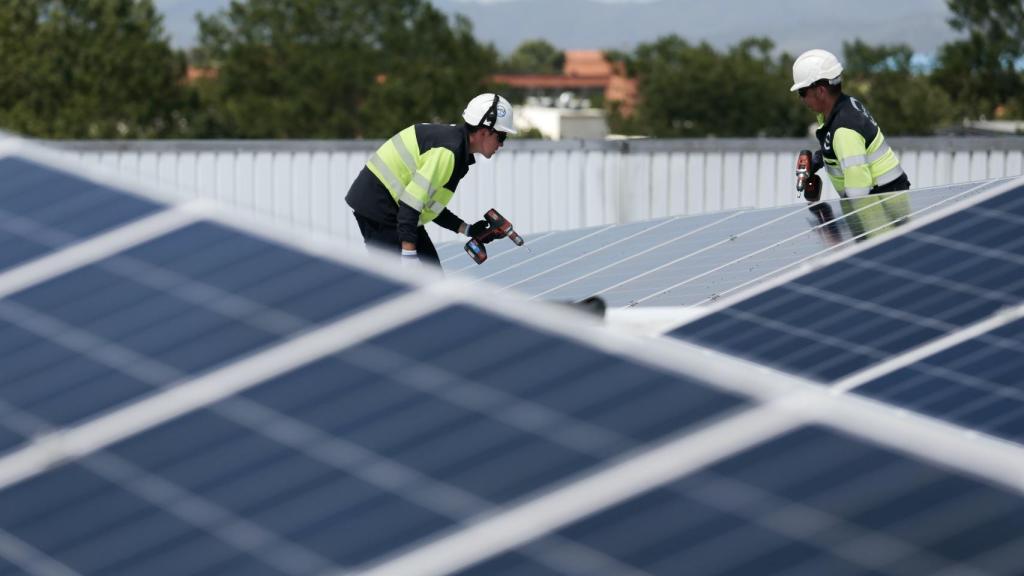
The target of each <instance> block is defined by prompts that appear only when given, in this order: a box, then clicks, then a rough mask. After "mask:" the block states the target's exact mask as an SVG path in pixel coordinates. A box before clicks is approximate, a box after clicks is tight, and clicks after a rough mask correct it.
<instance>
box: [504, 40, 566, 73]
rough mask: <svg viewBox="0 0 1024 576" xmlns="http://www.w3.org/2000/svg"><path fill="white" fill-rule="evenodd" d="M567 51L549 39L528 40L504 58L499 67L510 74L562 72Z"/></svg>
mask: <svg viewBox="0 0 1024 576" xmlns="http://www.w3.org/2000/svg"><path fill="white" fill-rule="evenodd" d="M563 64H565V53H564V52H562V51H561V50H559V49H558V48H555V47H554V46H553V45H552V44H551V43H550V42H548V41H547V40H539V39H538V40H527V41H526V42H523V43H522V44H520V45H519V47H518V48H516V49H515V50H514V51H513V52H512V53H511V54H509V55H508V56H507V57H505V58H502V59H501V61H500V62H499V63H498V69H499V71H501V72H505V73H508V74H561V73H562V65H563Z"/></svg>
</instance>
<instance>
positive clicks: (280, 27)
mask: <svg viewBox="0 0 1024 576" xmlns="http://www.w3.org/2000/svg"><path fill="white" fill-rule="evenodd" d="M947 5H948V7H949V11H950V17H949V24H950V26H951V27H953V28H954V29H956V30H959V31H961V32H962V33H963V34H964V36H963V38H961V39H959V40H957V41H955V42H951V43H948V44H946V45H944V46H942V47H941V49H940V50H939V52H938V56H937V58H936V61H935V63H934V66H931V67H921V66H916V67H915V66H914V54H913V52H912V50H911V48H910V47H908V46H906V45H904V44H892V45H874V46H873V45H868V44H866V43H864V42H861V41H859V40H858V41H854V42H851V43H846V44H844V46H843V62H844V66H845V68H846V72H845V74H844V90H846V91H847V92H849V93H850V94H853V95H855V96H858V97H861V98H862V99H863V100H864V101H865V102H866V103H867V105H868V106H869V107H870V109H871V111H872V113H873V114H874V116H875V117H876V118H878V119H879V122H880V123H881V125H882V126H883V127H884V128H885V130H886V132H887V133H888V134H890V135H895V134H928V133H932V132H934V131H935V130H936V129H937V128H940V127H942V126H948V125H952V124H957V123H959V121H960V120H961V119H964V118H980V117H986V118H993V117H996V118H998V117H1003V118H1022V117H1024V76H1022V72H1021V66H1022V65H1024V0H947ZM198 22H199V26H200V32H199V44H198V46H196V47H195V48H194V49H193V50H192V51H191V53H190V54H188V55H187V56H186V55H185V54H184V53H181V52H179V51H176V50H174V49H173V48H172V47H171V46H170V41H169V39H168V38H167V35H166V33H165V31H164V28H163V23H162V21H161V17H160V16H159V14H158V13H157V11H156V10H155V8H154V2H153V0H19V1H8V2H0V127H2V128H4V129H7V130H11V131H15V132H20V133H23V134H26V135H30V136H36V137H49V138H166V137H214V138H358V137H386V136H388V135H390V134H392V133H394V132H395V131H397V130H399V129H401V128H402V127H404V126H406V125H408V124H409V123H411V122H417V121H441V122H453V121H458V120H459V114H460V112H461V110H462V107H463V106H464V104H465V102H466V101H468V100H469V99H470V98H471V97H472V96H473V95H475V94H477V93H479V92H481V91H485V90H488V89H490V88H492V87H491V86H490V85H489V82H490V78H491V76H492V75H493V74H495V73H498V72H507V73H527V74H538V73H540V74H557V73H559V72H560V71H561V68H562V65H563V59H564V56H563V53H562V52H561V51H560V50H558V49H556V48H555V47H554V46H553V45H551V44H550V43H549V42H547V41H546V40H542V39H532V40H528V41H526V42H523V43H522V44H521V45H520V46H519V47H518V48H516V50H515V51H513V52H512V53H511V54H509V55H507V56H505V57H499V55H498V54H497V52H496V50H495V49H494V47H493V46H492V45H490V44H486V43H481V42H479V41H478V40H477V39H476V38H475V37H474V35H473V30H472V27H471V26H470V23H469V21H468V20H467V19H465V18H463V17H459V16H456V17H448V16H446V15H445V14H444V13H442V12H441V11H439V10H438V9H437V8H435V7H434V6H433V5H432V4H431V2H430V0H234V1H232V2H231V4H230V6H229V7H228V8H226V9H224V10H222V11H220V12H218V13H215V14H212V15H210V16H205V17H199V18H198ZM606 56H607V57H608V58H610V59H612V60H614V61H616V62H622V63H623V64H624V65H625V66H624V67H623V69H625V70H626V71H627V73H628V74H629V75H630V76H633V77H634V78H635V79H636V80H637V83H638V91H639V101H638V103H637V106H636V109H635V113H634V114H633V115H632V116H630V117H624V116H622V115H621V114H619V113H618V109H617V108H616V107H615V104H614V103H605V104H606V105H607V106H608V107H609V110H610V122H611V124H612V127H613V129H614V130H615V131H617V132H622V133H627V134H642V135H648V136H653V137H703V136H719V137H726V136H745V137H750V136H795V135H802V134H804V133H805V132H806V130H807V126H808V125H809V124H810V122H811V120H810V118H811V117H809V115H808V111H807V110H806V108H805V107H804V106H803V105H802V104H801V103H800V101H799V100H798V99H797V98H796V97H795V96H794V95H793V94H791V93H790V92H789V84H790V82H791V74H790V70H791V65H792V62H793V57H792V56H791V55H789V54H785V53H779V51H778V50H776V49H775V47H774V46H773V45H772V43H771V42H770V41H769V40H767V39H764V38H749V39H746V40H742V41H740V42H739V43H737V44H736V45H734V46H732V47H728V48H725V49H721V48H718V49H716V48H713V47H712V46H710V45H709V44H706V43H702V44H695V43H691V42H688V41H687V40H684V39H682V38H680V37H678V36H666V37H663V38H658V39H656V40H654V41H651V42H647V43H643V44H640V45H639V46H637V47H636V48H635V49H634V50H631V51H616V52H609V53H607V54H606ZM188 62H191V63H192V64H193V65H194V66H201V67H203V68H204V74H202V75H200V76H201V79H199V80H195V79H193V78H191V77H186V68H187V63H188ZM522 94H525V92H524V91H522V90H520V91H519V92H517V91H515V90H512V91H509V92H507V93H506V95H507V96H511V97H513V98H515V97H516V96H521V95H522Z"/></svg>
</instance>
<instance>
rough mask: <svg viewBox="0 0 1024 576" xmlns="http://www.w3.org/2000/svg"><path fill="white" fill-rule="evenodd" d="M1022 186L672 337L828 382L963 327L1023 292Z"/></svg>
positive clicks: (751, 299)
mask: <svg viewBox="0 0 1024 576" xmlns="http://www.w3.org/2000/svg"><path fill="white" fill-rule="evenodd" d="M1004 188H1005V187H1004ZM1021 189H1022V187H1021V186H1020V184H1019V183H1017V184H1015V185H1014V187H1011V188H1009V189H1008V190H1005V189H1004V190H1003V191H1002V192H1001V193H999V194H996V195H995V196H987V197H986V199H985V200H984V201H982V202H979V203H975V204H973V205H970V206H967V207H965V208H963V209H962V210H960V211H957V212H955V213H952V214H948V215H946V216H945V217H943V218H941V219H939V220H935V221H932V222H931V223H928V224H927V225H925V226H921V227H915V228H913V229H911V230H908V231H907V232H906V233H904V234H900V235H897V236H896V237H893V238H890V239H888V240H887V241H885V242H881V243H878V244H874V245H872V246H870V247H868V248H867V249H865V250H862V251H857V252H855V253H851V254H850V255H849V256H847V257H845V258H842V259H840V260H838V261H835V262H833V263H831V264H830V265H828V266H826V267H823V268H820V269H818V270H814V271H812V272H810V273H808V274H805V275H803V276H799V277H796V278H793V279H791V280H789V281H787V282H785V283H781V284H779V285H777V286H774V287H771V289H768V290H766V291H763V292H760V293H758V294H755V295H752V296H750V297H748V298H746V299H743V300H741V301H738V302H736V303H733V304H732V305H731V306H727V307H723V308H722V309H720V310H717V311H715V312H714V313H711V314H709V315H707V316H704V317H702V318H699V319H697V320H695V321H693V322H691V323H688V324H685V325H683V326H681V327H679V328H677V329H676V330H674V331H673V332H672V333H671V335H672V336H674V337H677V338H681V339H684V340H688V341H690V342H694V343H698V344H700V345H702V346H707V347H711V348H715V349H718V350H722V351H725V352H728V353H730V354H734V355H737V356H741V357H744V358H748V359H751V360H753V361H755V362H759V363H762V364H765V365H768V366H772V367H775V368H779V369H782V370H786V371H788V372H792V373H796V374H801V375H803V376H806V377H809V378H812V379H815V380H819V381H822V382H831V381H835V380H837V379H840V378H843V377H845V376H849V375H851V374H853V373H854V372H857V371H859V370H863V369H866V368H868V367H870V366H871V365H873V364H876V363H878V362H882V361H884V360H886V359H888V358H891V357H893V356H897V355H899V354H900V353H902V352H904V351H907V350H910V349H911V348H914V347H916V346H920V345H923V344H925V343H927V342H929V341H931V340H934V339H937V338H940V337H942V336H944V335H947V334H950V333H953V332H956V331H959V330H962V329H963V328H964V327H966V326H968V325H970V324H972V323H974V322H978V321H981V320H983V319H985V318H986V317H988V316H989V315H991V314H993V313H995V312H997V311H998V310H999V309H1001V308H1003V307H1006V306H1011V305H1014V304H1017V303H1019V302H1020V300H1021V297H1022V295H1024V268H1022V264H1024V260H1022V258H1021V256H1022V253H1024V240H1022V239H1021V236H1020V233H1019V230H1020V226H1021V224H1022V223H1024V195H1022V194H1021V193H1020V192H1021Z"/></svg>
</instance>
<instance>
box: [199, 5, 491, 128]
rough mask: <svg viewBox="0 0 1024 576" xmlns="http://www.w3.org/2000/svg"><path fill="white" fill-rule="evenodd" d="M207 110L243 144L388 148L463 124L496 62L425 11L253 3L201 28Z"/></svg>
mask: <svg viewBox="0 0 1024 576" xmlns="http://www.w3.org/2000/svg"><path fill="white" fill-rule="evenodd" d="M199 21H200V46H199V53H200V54H201V55H202V57H203V58H204V59H206V61H208V62H210V63H212V65H213V66H214V67H215V68H216V69H217V71H218V77H217V80H216V81H215V82H211V83H209V86H207V87H206V88H205V90H204V102H206V104H207V106H208V107H209V109H210V113H211V115H212V118H213V123H214V124H215V125H216V126H217V127H218V130H219V131H220V132H221V133H226V134H231V135H234V136H237V137H246V138H351V137H360V136H366V137H382V136H386V135H390V134H391V133H393V132H394V131H397V130H398V129H400V128H402V127H404V126H406V125H408V124H409V123H410V122H411V121H412V119H416V121H431V120H440V121H454V120H456V119H457V118H458V115H459V113H460V112H461V110H462V108H463V107H464V106H465V103H466V102H467V101H468V100H469V99H470V98H471V97H472V96H473V95H474V94H476V93H477V92H479V91H480V90H481V89H482V88H483V83H484V81H485V79H486V78H487V75H488V73H489V72H490V71H491V70H493V69H494V68H495V63H496V59H497V55H496V53H495V51H494V49H493V48H492V47H490V46H485V45H481V44H480V43H478V42H477V41H476V40H475V39H474V37H473V35H472V30H471V27H470V25H469V23H468V21H467V20H465V19H463V18H457V19H456V20H455V21H454V23H451V22H449V20H448V18H447V17H446V16H445V15H444V14H443V13H441V12H440V11H438V10H437V9H435V8H434V7H433V6H432V5H431V4H430V3H429V2H426V1H422V0H307V1H304V2H296V1H295V0H249V1H248V2H244V3H243V2H233V3H232V4H231V7H230V8H228V9H227V10H226V11H224V12H222V13H219V14H215V15H213V16H210V17H200V18H199Z"/></svg>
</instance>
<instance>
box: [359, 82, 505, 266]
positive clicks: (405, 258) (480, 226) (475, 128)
mask: <svg viewBox="0 0 1024 576" xmlns="http://www.w3.org/2000/svg"><path fill="white" fill-rule="evenodd" d="M462 119H463V123H462V124H460V125H455V124H415V125H413V126H409V127H408V128H406V129H404V130H402V131H401V132H399V133H398V134H395V135H394V136H393V137H392V138H391V139H389V140H388V141H387V142H385V143H384V144H383V145H382V146H381V147H380V148H378V149H377V151H376V152H375V153H374V154H373V156H371V157H370V159H369V161H367V163H366V166H365V167H363V169H362V170H361V171H360V172H359V175H358V176H357V177H356V179H355V181H354V182H353V183H352V186H351V187H350V188H349V191H348V194H347V195H346V196H345V201H346V202H347V203H348V205H349V206H350V207H351V208H352V211H353V214H354V215H355V219H356V222H357V223H358V225H359V231H360V232H361V233H362V235H363V240H364V241H365V242H366V244H367V245H368V246H376V247H378V248H383V249H384V250H387V251H390V252H393V253H394V254H396V255H398V254H401V258H402V263H403V264H419V263H428V264H433V265H435V266H440V265H441V263H440V259H439V258H438V256H437V250H436V249H435V248H434V244H433V243H432V242H431V241H430V237H429V236H428V235H427V232H426V230H425V229H424V225H426V224H427V223H428V222H435V223H436V224H437V225H439V226H441V227H443V228H447V229H448V230H451V231H452V232H455V233H458V234H465V235H467V236H470V237H474V236H479V235H481V233H482V232H484V231H485V230H486V229H487V227H488V223H487V221H486V220H479V221H477V222H475V223H473V224H468V223H466V222H464V221H463V220H462V219H461V218H459V217H458V216H456V215H455V214H453V213H452V212H451V211H449V210H448V208H447V207H446V206H447V205H448V202H449V201H450V200H451V199H452V195H454V194H455V188H456V187H457V186H458V185H459V182H460V181H461V180H462V179H463V178H464V177H465V176H466V174H467V173H468V172H469V167H470V166H472V165H473V163H474V162H475V158H474V154H481V155H482V156H483V157H484V158H490V157H491V156H493V155H494V154H495V153H496V152H497V151H498V149H500V148H501V146H502V144H504V142H505V138H506V137H507V136H508V135H509V134H515V129H513V127H512V106H511V105H510V104H509V102H508V100H506V99H505V98H503V97H501V96H499V95H498V94H492V93H487V94H480V95H479V96H476V97H475V98H473V99H472V100H470V101H469V104H468V105H467V106H466V109H465V111H463V113H462Z"/></svg>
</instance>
